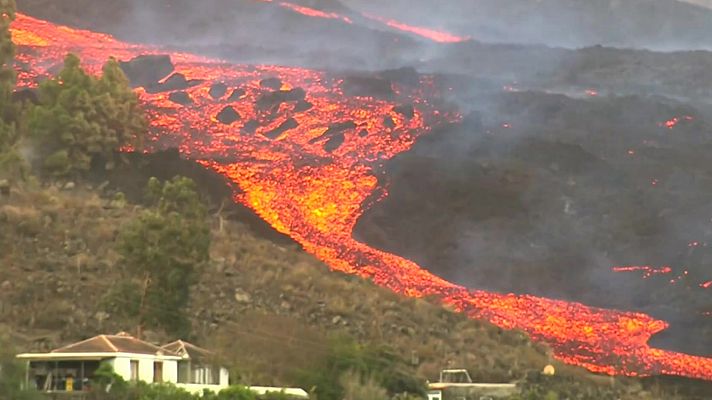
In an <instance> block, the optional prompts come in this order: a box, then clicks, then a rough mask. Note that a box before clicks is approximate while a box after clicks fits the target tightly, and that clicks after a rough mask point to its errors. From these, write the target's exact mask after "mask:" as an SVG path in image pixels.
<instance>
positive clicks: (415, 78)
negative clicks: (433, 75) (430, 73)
mask: <svg viewBox="0 0 712 400" xmlns="http://www.w3.org/2000/svg"><path fill="white" fill-rule="evenodd" d="M379 75H381V77H382V78H383V79H387V80H389V81H391V82H396V83H400V84H403V85H408V86H418V85H420V75H418V71H416V70H415V68H413V67H403V68H398V69H389V70H386V71H383V72H381V73H380V74H379Z"/></svg>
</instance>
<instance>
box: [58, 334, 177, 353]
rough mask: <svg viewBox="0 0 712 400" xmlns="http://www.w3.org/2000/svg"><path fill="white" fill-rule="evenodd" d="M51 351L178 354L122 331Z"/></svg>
mask: <svg viewBox="0 0 712 400" xmlns="http://www.w3.org/2000/svg"><path fill="white" fill-rule="evenodd" d="M50 353H59V354H62V353H74V354H76V353H132V354H151V355H156V354H161V355H167V356H177V355H178V354H176V353H175V352H173V351H170V350H168V349H164V348H161V347H158V346H156V345H154V344H151V343H148V342H145V341H143V340H140V339H136V338H135V337H133V336H131V335H129V334H128V333H125V332H121V333H117V334H116V335H98V336H94V337H93V338H89V339H86V340H83V341H81V342H77V343H73V344H70V345H67V346H64V347H60V348H58V349H55V350H52V351H51V352H50Z"/></svg>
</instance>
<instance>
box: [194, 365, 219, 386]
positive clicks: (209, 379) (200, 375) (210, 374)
mask: <svg viewBox="0 0 712 400" xmlns="http://www.w3.org/2000/svg"><path fill="white" fill-rule="evenodd" d="M193 383H197V384H200V385H217V384H219V383H220V371H219V369H218V368H216V367H213V366H207V365H194V366H193Z"/></svg>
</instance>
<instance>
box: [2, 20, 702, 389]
mask: <svg viewBox="0 0 712 400" xmlns="http://www.w3.org/2000/svg"><path fill="white" fill-rule="evenodd" d="M13 38H14V40H15V42H16V43H17V44H18V46H19V48H18V60H19V62H18V65H19V66H20V69H21V71H20V84H21V85H23V86H31V85H35V84H36V81H37V79H38V78H41V77H43V76H46V75H47V74H48V71H49V70H50V69H51V68H52V67H53V66H55V65H57V63H58V62H60V61H61V60H62V59H63V57H64V55H65V54H66V53H67V52H70V51H71V52H75V53H77V54H78V55H79V56H80V57H81V58H82V59H83V61H84V63H85V66H86V67H87V68H88V70H89V71H94V72H97V71H98V70H99V69H100V66H101V64H103V63H104V62H105V61H106V59H107V58H108V57H110V56H114V57H117V58H119V59H122V60H128V59H130V58H133V57H135V56H138V55H142V54H158V53H161V54H165V52H159V50H158V49H156V48H152V47H146V46H139V45H130V44H126V43H122V42H119V41H117V40H115V39H114V38H112V37H111V36H108V35H104V34H98V33H93V32H88V31H80V30H74V29H71V28H67V27H62V26H57V25H54V24H51V23H48V22H44V21H40V20H37V19H33V18H31V17H27V16H23V15H19V16H18V18H17V20H16V21H15V23H14V25H13ZM171 57H172V59H173V61H174V63H175V64H176V70H177V72H180V73H182V74H184V75H185V76H186V78H187V79H200V80H202V82H203V83H201V84H198V85H196V86H193V87H191V88H190V89H187V90H186V93H187V94H188V95H189V96H190V97H191V99H192V101H193V102H192V104H191V105H189V106H181V105H178V104H175V103H172V102H171V101H170V100H169V99H168V94H166V93H157V94H151V93H147V92H146V91H143V90H140V91H139V94H140V96H141V99H142V101H143V102H144V104H145V105H146V107H147V109H148V110H149V117H150V119H151V126H152V133H151V141H150V142H149V149H148V150H149V151H150V150H159V149H162V148H167V147H171V146H178V148H179V149H180V151H181V152H182V153H183V154H184V155H185V156H186V157H188V158H190V159H193V160H196V161H198V162H200V163H201V164H203V165H205V166H206V167H208V168H211V169H213V170H215V171H217V172H219V173H221V174H224V175H225V176H227V177H229V178H230V179H231V180H232V181H233V182H235V183H236V184H237V185H239V187H240V188H241V189H242V193H241V194H239V195H237V196H236V197H235V199H236V201H239V202H240V203H242V204H244V205H246V206H248V207H250V208H251V209H253V210H254V211H255V212H256V213H257V214H259V215H260V216H261V217H262V218H263V219H264V220H265V221H267V222H268V223H270V224H271V225H272V226H273V227H274V228H275V229H276V230H278V231H280V232H283V233H285V234H288V235H290V236H291V237H292V238H294V240H296V241H298V242H299V243H301V244H302V246H304V248H305V249H306V250H307V251H309V252H311V253H312V254H314V255H315V256H316V257H318V258H320V259H321V260H324V261H325V262H326V263H327V264H329V265H330V266H331V267H332V268H333V269H335V270H339V271H344V272H347V273H351V274H356V275H359V276H362V277H365V278H369V279H372V280H373V281H374V282H375V283H377V284H379V285H381V286H383V287H387V288H390V289H392V290H393V291H395V292H397V293H401V294H403V295H407V296H412V297H421V296H426V295H432V296H438V297H439V298H441V299H442V300H443V301H444V302H445V303H448V304H450V305H452V306H454V307H455V308H456V309H458V310H460V311H461V312H463V313H466V314H467V315H469V316H471V317H472V318H481V319H486V320H489V321H491V322H492V323H494V324H496V325H498V326H500V327H503V328H508V329H509V328H511V329H521V330H524V331H526V332H528V333H529V334H530V335H531V337H532V338H534V339H535V340H538V341H542V342H545V343H547V344H549V345H550V346H551V347H552V349H553V351H554V353H555V355H556V356H557V357H558V358H559V359H560V360H563V361H564V362H567V363H570V364H575V365H580V366H583V367H586V368H588V369H590V370H592V371H596V372H603V373H608V374H626V375H632V376H639V375H651V374H670V375H680V376H685V377H691V378H701V379H708V380H712V358H705V357H699V356H692V355H687V354H682V353H676V352H672V351H666V350H661V349H655V348H651V347H650V346H649V345H648V340H649V339H650V337H651V336H652V335H654V334H656V333H658V332H660V331H662V330H663V329H665V328H666V327H667V323H665V322H664V321H660V320H656V319H654V318H652V317H650V316H648V315H645V314H640V313H634V312H622V311H615V310H606V309H599V308H593V307H588V306H585V305H583V304H579V303H572V302H565V301H558V300H551V299H546V298H541V297H535V296H528V295H515V294H499V293H491V292H485V291H479V290H470V289H467V288H464V287H462V286H458V285H455V284H452V283H450V282H447V281H445V280H443V279H441V278H438V277H436V276H434V275H432V274H431V273H429V272H427V271H426V270H424V269H423V268H421V267H420V266H418V265H416V264H415V263H413V262H411V261H409V260H406V259H404V258H401V257H398V256H396V255H394V254H389V253H386V252H383V251H379V250H377V249H374V248H371V247H369V246H367V245H366V244H364V243H360V242H358V241H356V240H355V239H354V238H353V237H352V235H351V233H352V230H353V228H354V225H355V223H356V221H357V220H358V218H359V217H360V216H361V214H362V212H363V205H364V204H365V202H366V201H367V199H368V198H369V197H370V196H371V195H372V194H373V193H374V191H375V190H376V189H377V179H376V177H375V176H374V173H373V170H372V166H373V165H374V164H378V163H382V162H383V161H384V160H387V159H390V158H392V157H394V156H395V155H397V154H399V153H401V152H404V151H407V150H408V149H410V147H411V146H412V145H413V143H414V142H415V140H416V139H417V138H418V137H419V136H421V135H423V134H426V133H427V132H428V131H429V130H430V128H429V127H430V126H432V125H433V124H437V123H441V122H447V121H455V120H457V119H458V118H459V117H458V116H457V115H453V114H449V113H444V112H441V111H438V110H437V109H435V108H434V107H433V106H432V105H431V104H430V103H429V102H428V100H427V98H426V96H425V93H429V92H431V91H432V90H433V89H432V84H431V82H430V81H429V79H428V78H427V77H426V78H423V79H422V82H421V85H420V87H419V88H418V89H408V88H400V87H398V88H396V89H397V90H394V91H395V92H396V93H398V96H400V97H399V98H398V100H397V101H396V100H389V101H386V100H378V99H374V98H369V97H356V96H346V95H345V94H344V93H343V92H342V91H341V89H340V85H339V84H340V81H339V80H338V79H336V78H332V77H330V76H329V75H328V74H326V73H323V72H320V71H314V70H308V69H301V68H288V67H275V66H247V65H232V64H228V63H225V62H220V61H216V60H210V59H206V58H202V57H197V56H193V55H190V54H185V53H172V54H171ZM264 78H278V79H279V80H280V81H281V82H282V84H283V87H284V88H287V87H292V88H297V87H301V88H304V89H306V93H307V94H306V100H307V101H308V102H309V103H310V104H311V105H313V106H312V107H311V108H297V107H296V106H295V105H294V104H292V103H283V104H280V105H279V107H278V109H277V110H275V109H271V110H269V111H264V110H262V109H260V107H258V106H257V105H256V103H257V100H258V98H259V96H260V95H261V93H262V91H263V88H261V87H260V81H261V80H262V79H264ZM216 82H221V83H223V84H225V85H227V86H229V87H231V88H235V89H237V88H239V89H240V90H242V91H244V94H242V95H241V96H236V97H233V96H228V95H226V96H223V97H222V98H220V99H217V100H216V99H214V98H213V97H211V96H210V94H209V92H210V87H211V85H212V84H213V83H216ZM405 102H408V103H411V104H413V106H414V109H415V112H414V113H413V115H412V117H411V118H407V117H404V116H403V115H401V114H399V113H397V112H395V111H394V106H396V105H398V104H401V103H405ZM227 106H231V107H233V109H234V110H235V111H236V112H237V113H239V114H240V116H241V119H238V120H237V121H236V122H233V123H232V124H231V125H225V124H223V123H221V122H219V121H218V119H217V118H216V117H215V116H217V114H218V113H219V112H220V111H221V110H223V109H224V108H225V107H227ZM251 122H253V123H252V126H253V127H254V126H256V128H254V132H253V131H251V130H248V129H247V126H248V125H250V123H251ZM254 122H256V123H254ZM336 123H342V124H343V125H342V126H348V127H349V128H348V129H346V130H345V131H343V132H341V134H342V137H341V138H340V142H339V143H338V145H334V146H329V143H331V139H327V138H325V133H327V131H328V130H329V125H333V124H336Z"/></svg>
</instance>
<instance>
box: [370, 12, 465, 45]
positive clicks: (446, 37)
mask: <svg viewBox="0 0 712 400" xmlns="http://www.w3.org/2000/svg"><path fill="white" fill-rule="evenodd" d="M363 16H364V17H366V18H368V19H371V20H373V21H376V22H380V23H382V24H384V25H386V26H388V27H390V28H393V29H396V30H399V31H402V32H407V33H412V34H414V35H418V36H420V37H423V38H426V39H430V40H432V41H434V42H438V43H460V42H466V41H468V40H470V38H469V37H466V36H457V35H453V34H451V33H448V32H443V31H438V30H435V29H430V28H423V27H419V26H413V25H408V24H405V23H403V22H399V21H396V20H393V19H386V18H382V17H378V16H375V15H369V14H363Z"/></svg>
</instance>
